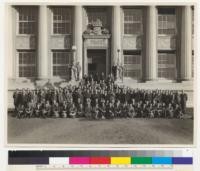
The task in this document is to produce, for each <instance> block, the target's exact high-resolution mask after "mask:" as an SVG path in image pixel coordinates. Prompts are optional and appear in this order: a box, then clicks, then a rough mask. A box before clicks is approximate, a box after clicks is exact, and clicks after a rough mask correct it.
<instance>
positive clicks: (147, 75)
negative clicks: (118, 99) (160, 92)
mask: <svg viewBox="0 0 200 171" xmlns="http://www.w3.org/2000/svg"><path fill="white" fill-rule="evenodd" d="M6 16H7V19H6V20H7V22H6V25H7V27H6V30H7V34H6V35H7V36H6V37H7V38H6V39H7V44H6V46H7V50H6V58H7V61H8V62H7V64H8V65H7V69H8V71H7V73H8V90H9V92H12V91H13V90H14V89H16V88H35V87H36V86H38V85H45V84H47V83H49V82H50V83H52V84H54V83H58V82H63V81H64V82H68V81H69V80H70V66H71V65H72V63H73V62H75V63H79V65H80V68H81V70H80V76H81V77H82V76H83V75H84V74H93V73H102V72H104V73H105V74H106V75H108V74H110V73H111V71H112V67H113V66H114V65H116V64H120V65H123V66H124V84H129V85H130V86H133V87H134V84H135V85H139V86H140V87H144V88H145V87H146V88H152V85H155V86H154V88H159V87H160V88H162V87H164V86H166V87H165V88H166V89H185V90H186V91H188V93H189V94H190V98H191V99H192V94H193V77H194V46H193V37H194V6H191V5H186V6H66V5H62V6H61V5H56V6H55V5H39V6H34V5H33V6H32V5H28V6H24V5H7V6H6ZM163 83H164V84H163ZM163 85H164V86H163ZM8 96H9V97H8V99H9V102H10V104H11V101H12V100H11V99H12V96H11V94H9V93H8ZM191 104H192V103H191Z"/></svg>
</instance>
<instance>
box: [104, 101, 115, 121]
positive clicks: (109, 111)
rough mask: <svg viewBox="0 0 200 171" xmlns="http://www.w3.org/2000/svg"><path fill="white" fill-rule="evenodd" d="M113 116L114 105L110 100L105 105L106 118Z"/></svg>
mask: <svg viewBox="0 0 200 171" xmlns="http://www.w3.org/2000/svg"><path fill="white" fill-rule="evenodd" d="M112 118H114V106H113V104H112V103H111V102H109V104H108V105H107V106H106V119H112Z"/></svg>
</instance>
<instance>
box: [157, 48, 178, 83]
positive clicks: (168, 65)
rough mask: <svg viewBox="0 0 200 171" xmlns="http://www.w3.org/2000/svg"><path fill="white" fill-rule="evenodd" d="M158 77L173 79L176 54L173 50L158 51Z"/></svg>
mask: <svg viewBox="0 0 200 171" xmlns="http://www.w3.org/2000/svg"><path fill="white" fill-rule="evenodd" d="M158 77H160V78H166V79H175V77H176V54H175V53H174V52H170V51H169V52H158Z"/></svg>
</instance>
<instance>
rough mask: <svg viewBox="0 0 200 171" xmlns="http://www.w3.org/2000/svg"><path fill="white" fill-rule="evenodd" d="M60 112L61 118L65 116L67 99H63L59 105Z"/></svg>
mask: <svg viewBox="0 0 200 171" xmlns="http://www.w3.org/2000/svg"><path fill="white" fill-rule="evenodd" d="M60 110H61V111H60V113H61V117H62V118H67V101H64V102H63V104H62V106H61V107H60Z"/></svg>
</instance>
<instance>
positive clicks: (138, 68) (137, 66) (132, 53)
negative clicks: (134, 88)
mask: <svg viewBox="0 0 200 171" xmlns="http://www.w3.org/2000/svg"><path fill="white" fill-rule="evenodd" d="M125 53H129V54H125ZM125 56H129V57H130V56H137V58H139V60H140V62H139V63H137V64H134V63H129V64H128V63H127V64H125ZM123 64H124V69H125V71H124V72H125V73H124V77H125V78H131V79H135V80H140V79H142V74H143V73H142V72H143V57H142V51H141V50H123ZM126 66H129V67H132V69H130V68H129V69H127V68H126ZM134 71H135V72H136V71H138V72H140V74H139V75H137V77H132V76H131V77H130V76H125V75H126V73H128V72H134Z"/></svg>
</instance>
